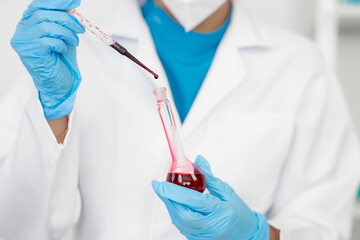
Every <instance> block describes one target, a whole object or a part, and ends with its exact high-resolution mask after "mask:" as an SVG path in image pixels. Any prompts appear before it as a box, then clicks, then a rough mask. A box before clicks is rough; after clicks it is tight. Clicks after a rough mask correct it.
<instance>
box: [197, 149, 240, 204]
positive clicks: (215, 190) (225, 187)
mask: <svg viewBox="0 0 360 240" xmlns="http://www.w3.org/2000/svg"><path fill="white" fill-rule="evenodd" d="M195 164H196V166H198V168H200V170H201V171H202V172H203V174H204V176H205V179H206V188H207V189H208V190H209V192H210V193H211V194H213V195H214V196H216V197H218V198H220V199H221V200H223V201H230V200H231V199H232V198H233V196H234V195H236V194H235V192H234V190H233V189H232V188H231V187H230V186H229V184H227V183H226V182H223V181H222V180H221V179H220V178H217V177H215V176H214V175H213V174H212V172H211V168H210V164H209V162H208V161H207V160H206V159H205V158H204V157H203V156H201V155H198V156H197V158H196V160H195Z"/></svg>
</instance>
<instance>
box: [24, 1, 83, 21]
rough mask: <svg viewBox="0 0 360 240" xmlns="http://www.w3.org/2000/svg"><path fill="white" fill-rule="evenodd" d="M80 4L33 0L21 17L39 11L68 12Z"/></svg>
mask: <svg viewBox="0 0 360 240" xmlns="http://www.w3.org/2000/svg"><path fill="white" fill-rule="evenodd" d="M80 2H81V0H51V1H50V0H34V1H32V2H31V4H30V5H29V7H28V9H27V10H26V11H25V12H24V14H23V16H24V17H26V16H27V15H29V14H31V13H33V12H35V11H37V10H39V9H48V10H70V9H73V8H76V7H78V6H80Z"/></svg>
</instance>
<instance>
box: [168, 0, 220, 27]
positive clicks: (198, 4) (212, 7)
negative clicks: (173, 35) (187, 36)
mask: <svg viewBox="0 0 360 240" xmlns="http://www.w3.org/2000/svg"><path fill="white" fill-rule="evenodd" d="M162 1H163V3H164V4H165V5H166V7H167V8H168V9H169V10H170V12H171V13H172V14H173V15H174V16H175V18H176V20H178V21H179V23H180V24H181V25H182V26H183V27H184V28H185V31H186V32H189V31H191V30H193V29H194V28H195V27H196V26H198V25H199V24H200V23H201V22H202V21H204V20H205V19H206V18H208V17H209V16H210V15H211V14H213V13H214V12H215V11H216V10H217V9H218V8H219V7H220V6H221V5H222V4H224V2H226V1H227V0H162Z"/></svg>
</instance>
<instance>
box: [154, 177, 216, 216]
mask: <svg viewBox="0 0 360 240" xmlns="http://www.w3.org/2000/svg"><path fill="white" fill-rule="evenodd" d="M154 190H155V189H154ZM155 191H157V192H158V194H159V195H161V196H162V197H165V198H167V199H170V200H171V201H174V202H177V203H180V204H182V205H185V206H187V207H189V208H192V209H194V210H195V211H197V212H200V213H202V214H209V213H211V212H213V211H214V210H215V209H216V208H217V207H218V206H219V204H220V203H221V201H220V199H219V198H217V197H215V196H213V195H211V194H202V193H199V192H197V191H194V190H191V189H188V188H185V187H181V186H178V185H176V184H172V183H168V182H161V183H159V184H158V185H157V189H156V190H155Z"/></svg>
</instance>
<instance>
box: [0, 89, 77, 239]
mask: <svg viewBox="0 0 360 240" xmlns="http://www.w3.org/2000/svg"><path fill="white" fill-rule="evenodd" d="M15 93H16V91H15ZM18 94H20V92H18ZM9 95H11V94H9ZM19 98H21V96H19ZM9 99H13V100H12V101H9ZM15 99H16V98H14V96H8V98H7V99H5V100H4V102H3V103H5V104H3V105H2V106H0V110H1V115H0V116H1V118H0V123H1V128H0V130H1V131H0V132H2V134H1V135H2V136H1V141H0V239H8V240H10V239H11V240H22V239H24V240H25V239H26V240H29V239H36V240H45V239H60V238H61V236H62V235H64V234H65V233H66V232H68V231H69V229H71V227H72V225H73V224H74V222H75V215H76V209H77V208H79V204H78V202H79V199H78V198H79V195H78V189H77V185H78V176H77V172H78V169H77V165H78V164H77V155H76V149H75V148H77V146H76V141H75V140H74V138H76V136H74V135H76V130H74V129H72V128H73V126H72V125H73V124H72V122H73V116H72V115H73V114H71V116H70V120H69V129H68V130H69V131H68V134H67V136H66V139H65V142H64V145H62V144H57V142H56V139H55V137H54V135H53V133H52V131H51V129H50V127H49V125H48V124H47V121H46V119H45V118H44V115H43V111H42V107H41V104H40V102H39V100H38V96H37V91H35V90H34V91H33V94H31V96H30V97H29V100H27V103H26V105H24V106H21V104H17V103H16V104H14V101H15V102H16V100H15ZM11 104H12V105H11ZM6 109H14V111H6ZM17 109H23V111H21V114H17V112H19V111H18V110H17ZM11 120H13V122H18V123H19V125H18V126H16V127H15V125H14V124H13V122H11ZM9 121H10V122H9Z"/></svg>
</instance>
